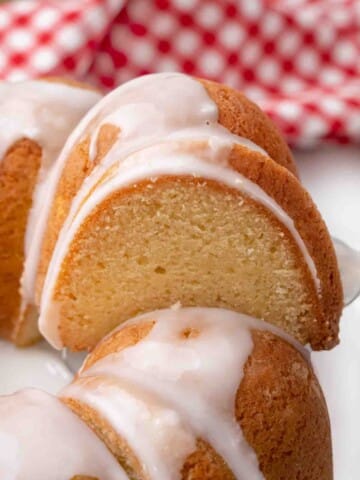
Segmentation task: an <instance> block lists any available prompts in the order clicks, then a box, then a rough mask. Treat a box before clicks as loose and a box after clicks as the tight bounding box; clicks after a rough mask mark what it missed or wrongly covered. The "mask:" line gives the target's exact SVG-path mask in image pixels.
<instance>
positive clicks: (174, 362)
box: [61, 308, 306, 480]
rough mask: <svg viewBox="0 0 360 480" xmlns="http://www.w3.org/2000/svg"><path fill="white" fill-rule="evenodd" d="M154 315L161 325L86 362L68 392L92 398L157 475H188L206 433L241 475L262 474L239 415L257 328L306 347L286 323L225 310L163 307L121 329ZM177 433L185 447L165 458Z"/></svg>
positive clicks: (250, 479)
mask: <svg viewBox="0 0 360 480" xmlns="http://www.w3.org/2000/svg"><path fill="white" fill-rule="evenodd" d="M149 321H150V322H154V325H153V327H152V329H151V330H150V332H149V333H148V334H147V335H146V336H145V337H144V338H143V339H141V340H140V341H139V342H138V343H137V344H135V345H134V346H130V347H126V348H124V349H123V350H121V351H119V352H116V353H109V354H108V355H107V356H105V357H103V358H101V359H99V360H98V361H96V362H95V363H94V364H93V365H91V366H90V367H89V368H86V364H85V367H84V368H83V369H82V370H81V371H80V373H79V376H78V377H77V378H76V379H75V381H74V383H73V384H72V385H70V386H69V387H66V388H65V389H64V390H63V392H62V393H61V396H63V397H65V398H74V399H76V400H79V401H81V402H82V403H84V404H87V405H89V406H90V407H92V408H93V409H95V410H96V411H97V412H98V413H99V414H100V415H101V416H102V417H103V418H104V419H106V420H107V422H108V423H109V424H110V425H111V427H112V428H113V429H114V430H115V431H116V432H117V433H118V434H119V435H120V436H121V438H123V439H124V440H125V441H126V442H127V443H128V445H129V446H130V447H131V449H132V451H133V452H134V453H135V454H136V456H137V458H138V460H139V462H140V464H144V466H145V470H146V471H149V472H150V471H151V472H152V473H155V472H156V475H155V476H153V477H150V478H157V479H159V480H167V479H169V478H171V479H172V480H179V479H181V475H180V470H179V464H180V465H181V464H183V463H184V462H185V460H186V458H187V456H188V455H189V453H191V451H192V450H193V449H194V446H195V440H196V439H198V438H200V439H203V440H205V441H207V442H208V443H209V444H210V445H211V446H212V447H213V448H214V449H215V450H216V452H217V453H218V454H220V455H221V456H222V458H223V459H224V461H225V462H226V463H227V465H228V466H229V468H230V469H231V470H232V472H233V473H234V475H235V477H236V478H237V479H239V480H241V479H246V480H257V479H262V478H263V475H262V473H261V472H260V470H259V467H258V461H257V458H256V455H255V453H254V452H253V450H252V449H251V447H250V446H249V445H248V443H247V442H246V440H245V438H244V436H243V433H242V430H241V428H240V426H239V424H238V423H237V421H236V418H235V401H236V394H237V390H238V388H239V385H240V383H241V380H242V378H243V374H244V366H245V363H246V361H247V359H248V357H249V355H250V354H251V352H252V350H253V341H252V336H251V331H252V330H255V329H256V330H265V331H271V332H273V333H274V334H276V335H277V336H280V337H283V338H284V339H286V340H287V341H290V342H291V343H292V344H293V345H295V346H296V348H299V350H300V351H301V352H304V350H303V349H302V348H301V347H299V345H298V344H297V342H295V341H294V340H291V339H289V337H288V336H287V335H285V334H284V333H282V332H281V331H280V330H279V329H277V328H275V327H273V326H270V325H269V324H265V323H264V322H261V321H260V320H255V319H253V318H251V317H248V316H246V315H242V314H238V313H234V312H231V311H229V310H224V309H214V308H178V309H167V310H159V311H156V312H152V313H149V314H146V315H141V316H140V317H137V318H135V319H133V320H131V321H129V322H126V324H125V325H123V326H121V327H120V328H119V329H118V330H121V329H122V328H124V326H125V327H126V326H127V325H134V324H138V323H142V322H149ZM113 334H114V332H113V333H112V334H110V335H109V336H108V338H109V337H111V336H112V335H113ZM304 355H306V354H304ZM225 372H226V373H225ZM149 399H150V400H149ZM134 423H135V425H136V427H134ZM134 428H136V430H134ZM171 437H174V438H175V439H176V445H178V446H179V448H178V449H175V450H176V455H174V449H172V452H171V455H169V456H167V457H166V458H164V457H163V455H162V452H166V451H167V449H168V448H169V444H168V441H169V438H171ZM185 438H188V439H189V440H188V441H189V445H188V448H186V444H185V443H184V439H185Z"/></svg>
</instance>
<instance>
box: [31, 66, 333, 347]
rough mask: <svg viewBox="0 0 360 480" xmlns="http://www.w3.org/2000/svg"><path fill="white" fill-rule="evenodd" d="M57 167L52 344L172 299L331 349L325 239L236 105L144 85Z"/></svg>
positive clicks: (48, 282)
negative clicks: (235, 314) (241, 316)
mask: <svg viewBox="0 0 360 480" xmlns="http://www.w3.org/2000/svg"><path fill="white" fill-rule="evenodd" d="M180 99H181V100H180ZM74 139H75V141H74ZM76 139H78V141H76ZM80 139H82V140H80ZM271 139H273V140H271ZM274 145H277V146H278V147H277V149H275V148H274ZM279 146H280V147H281V148H280V150H279ZM265 149H267V151H266V150H265ZM270 155H271V156H270ZM61 158H62V164H63V165H64V168H63V170H62V171H61V172H60V173H59V178H58V187H57V190H56V192H55V194H54V195H55V196H54V201H53V205H52V208H51V212H50V216H49V219H48V224H47V230H46V234H45V237H44V244H43V249H42V255H41V260H40V269H39V272H38V284H37V285H38V292H39V294H40V292H41V309H40V310H41V312H40V313H41V315H40V322H39V324H40V329H41V332H42V333H43V335H44V336H45V337H46V338H47V340H48V341H49V342H50V343H51V344H52V345H54V346H55V347H57V348H62V347H64V346H65V347H68V348H70V349H72V350H82V349H91V348H92V347H93V346H94V345H95V344H96V343H97V342H98V341H99V340H100V339H101V338H102V337H103V336H104V335H105V334H106V333H107V332H109V331H110V330H112V329H113V328H114V327H115V326H117V325H118V324H120V323H121V322H123V321H125V320H127V319H128V318H131V317H132V316H134V315H136V314H138V313H142V312H146V311H151V310H154V309H156V308H166V307H169V306H171V305H173V304H175V303H177V302H180V304H181V305H183V306H208V307H223V308H229V309H232V310H236V311H239V312H242V313H246V314H249V315H252V316H255V317H257V318H260V319H263V320H266V321H268V322H270V323H273V324H275V325H277V326H279V327H281V328H283V329H284V330H285V331H287V332H288V333H290V334H291V335H293V336H294V337H295V338H297V339H298V340H299V341H300V342H302V343H304V344H307V343H309V344H311V346H312V347H313V348H314V349H324V348H325V349H326V348H331V347H333V346H334V345H336V343H337V342H338V321H339V316H340V313H341V309H342V288H341V283H340V277H339V271H338V267H337V262H336V257H335V253H334V249H333V246H332V242H331V239H330V236H329V234H328V231H327V229H326V226H325V224H324V222H323V220H322V218H321V216H320V214H319V212H318V210H317V208H316V206H315V205H314V203H313V201H312V200H311V198H310V196H309V194H308V193H307V192H306V191H305V189H304V188H303V186H302V185H301V183H300V182H299V180H298V178H297V177H296V175H295V174H294V167H293V164H292V160H291V156H290V154H289V153H288V149H287V147H286V146H284V143H283V141H282V140H281V139H280V137H279V135H278V133H277V130H276V129H275V128H274V127H272V126H271V124H270V122H269V120H268V119H266V117H265V116H264V115H263V114H262V113H260V112H259V111H258V110H257V108H256V107H253V106H252V104H250V102H249V101H247V100H244V99H243V97H242V96H239V95H238V94H237V93H236V92H233V91H232V90H230V89H228V88H227V87H223V86H219V85H216V84H212V83H211V84H208V83H207V82H201V81H198V80H195V79H192V78H190V77H187V76H184V75H180V74H162V75H154V76H149V77H144V78H140V79H138V80H136V81H134V82H130V83H129V84H127V85H124V86H122V87H120V88H119V89H118V90H117V91H114V92H112V93H111V94H110V95H109V96H108V97H106V98H104V99H103V100H102V101H101V102H99V103H98V104H97V105H96V106H95V108H94V109H93V110H92V111H91V112H90V113H89V115H88V116H87V123H86V122H85V123H84V122H82V123H81V126H80V127H79V128H78V129H76V130H75V132H74V134H73V135H72V137H71V141H70V142H68V143H67V145H66V146H65V149H64V151H63V153H62V155H61ZM44 278H46V279H45V283H44Z"/></svg>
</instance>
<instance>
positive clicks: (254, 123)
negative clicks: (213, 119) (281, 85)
mask: <svg viewBox="0 0 360 480" xmlns="http://www.w3.org/2000/svg"><path fill="white" fill-rule="evenodd" d="M200 82H201V83H202V84H203V85H204V87H205V88H206V90H207V92H208V94H209V96H210V97H211V98H212V100H213V101H214V102H215V103H216V104H217V106H218V109H219V123H220V124H221V125H223V126H224V127H225V128H227V129H229V130H230V131H231V132H232V133H234V134H236V135H239V136H241V137H245V138H248V139H249V140H251V141H253V142H254V143H256V145H259V146H260V147H261V148H263V149H264V150H265V151H266V152H267V153H268V154H269V155H270V157H271V158H272V159H273V160H275V162H277V163H279V164H280V165H282V166H283V167H285V168H287V169H288V170H289V171H290V172H291V173H293V174H294V175H295V176H297V168H296V165H295V162H294V159H293V157H292V155H291V151H290V149H289V147H288V145H287V143H286V142H285V140H284V138H283V137H282V135H281V133H280V131H279V130H278V128H277V127H276V125H275V124H274V123H273V122H272V121H271V120H270V118H268V116H267V115H266V114H265V113H264V112H263V111H262V110H261V109H260V108H259V107H258V106H257V105H256V104H255V103H253V102H251V101H250V100H249V99H248V98H247V97H245V95H243V94H242V93H240V92H238V91H236V90H234V89H232V88H230V87H228V86H226V85H221V84H219V83H216V82H212V81H209V80H200Z"/></svg>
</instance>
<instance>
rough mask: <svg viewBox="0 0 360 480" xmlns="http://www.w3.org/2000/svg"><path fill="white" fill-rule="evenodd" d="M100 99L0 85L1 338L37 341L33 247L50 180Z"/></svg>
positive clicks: (65, 85) (80, 89) (37, 84)
mask: <svg viewBox="0 0 360 480" xmlns="http://www.w3.org/2000/svg"><path fill="white" fill-rule="evenodd" d="M99 98H100V95H99V94H98V93H96V92H95V91H93V90H90V89H88V88H87V87H85V86H84V85H79V84H76V83H74V82H64V81H60V80H54V81H50V80H47V81H28V82H18V83H7V82H1V84H0V125H1V132H0V136H1V147H0V335H1V336H3V337H6V338H13V340H14V341H16V342H17V343H19V344H23V343H28V342H31V341H32V340H34V339H35V338H36V337H37V336H38V330H37V326H36V324H37V316H36V315H34V314H33V305H34V298H33V297H34V276H35V274H34V272H36V270H37V258H38V252H39V248H34V245H33V244H35V243H36V241H37V237H36V236H35V235H34V231H35V226H36V224H37V221H38V217H39V211H40V210H41V209H42V208H43V207H44V202H45V193H46V189H47V178H48V176H49V175H50V171H51V169H52V167H53V164H54V162H55V159H56V157H57V155H58V153H59V152H60V150H61V149H62V147H63V145H64V143H65V140H66V138H67V136H68V135H69V133H70V132H71V130H72V129H73V128H74V127H75V125H76V124H77V123H78V122H79V120H80V118H81V117H82V116H83V115H84V113H85V112H86V111H87V110H88V109H89V108H90V107H91V106H93V105H94V103H95V102H96V101H97V100H98V99H99ZM30 250H33V252H32V254H31V256H30ZM24 269H25V270H26V278H23V280H21V278H22V276H23V273H24ZM20 318H26V321H24V322H23V321H19V320H20Z"/></svg>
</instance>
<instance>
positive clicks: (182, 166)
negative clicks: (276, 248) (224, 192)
mask: <svg viewBox="0 0 360 480" xmlns="http://www.w3.org/2000/svg"><path fill="white" fill-rule="evenodd" d="M179 99H181V100H180V101H179ZM106 124H111V125H114V126H116V127H118V129H119V132H120V133H119V136H118V138H117V140H116V141H115V143H114V145H113V146H112V148H111V149H110V150H109V152H108V153H107V154H106V155H105V156H104V158H102V159H101V162H100V163H99V164H98V165H97V166H96V167H95V168H94V170H93V171H92V173H91V174H90V175H89V176H88V177H87V178H86V179H85V181H84V183H83V185H82V186H81V188H80V189H79V191H78V193H77V195H76V197H75V198H74V200H73V202H72V205H71V209H70V212H69V215H68V218H67V219H66V221H65V223H64V225H63V227H62V230H61V232H60V235H59V238H58V242H57V245H56V247H55V250H54V252H53V257H52V260H51V263H50V266H49V271H48V274H47V277H46V280H45V284H44V289H43V293H42V298H41V312H40V320H39V326H40V330H41V332H42V333H43V334H44V335H45V337H46V338H47V340H48V341H49V342H50V343H51V344H52V345H53V346H55V347H56V348H61V347H62V346H63V345H62V343H61V340H60V338H59V333H58V326H59V315H58V308H57V305H56V304H54V302H53V301H52V294H53V291H54V288H55V285H56V279H57V275H58V273H59V271H60V268H61V263H62V260H63V258H64V256H65V255H66V252H67V251H68V247H69V245H70V244H71V241H72V239H73V238H74V235H75V234H76V231H77V229H78V227H79V226H80V225H81V223H82V222H83V221H84V219H85V218H86V217H87V216H88V215H89V214H90V213H91V211H92V209H93V208H95V207H96V206H97V205H98V204H99V202H101V201H102V200H103V199H104V198H105V197H106V196H107V195H109V194H110V193H111V192H112V191H114V190H116V189H119V188H121V187H123V186H126V185H130V184H132V183H135V182H137V181H139V180H143V179H146V178H156V177H159V176H162V175H167V174H170V175H176V176H178V175H193V176H198V177H200V178H201V177H202V178H207V179H208V178H210V179H215V180H217V181H219V182H222V183H224V184H226V185H229V186H231V187H232V188H236V189H239V190H241V191H243V192H244V193H245V194H247V195H250V196H252V197H253V198H255V199H256V200H257V201H259V202H262V203H263V204H265V205H266V206H267V207H268V208H270V210H271V211H272V212H273V213H274V215H276V216H277V218H278V219H279V220H280V221H281V222H283V223H284V225H285V226H286V228H288V230H289V231H290V233H291V234H292V235H293V237H294V239H295V241H296V242H297V244H298V246H299V248H300V250H301V251H302V253H303V255H304V259H305V261H306V262H307V264H308V266H309V270H310V272H311V274H312V276H313V279H314V282H315V284H316V286H317V289H318V290H319V280H318V278H317V273H316V268H315V265H314V262H313V260H312V258H311V256H310V255H309V253H308V251H307V249H306V246H305V244H304V242H303V240H302V239H301V237H300V235H299V233H298V232H297V230H296V228H295V226H294V223H293V221H292V219H291V218H289V216H288V215H287V214H286V213H285V212H284V211H283V210H282V209H281V208H280V207H279V205H277V204H276V202H275V201H274V200H272V199H271V198H270V197H269V196H268V195H266V194H265V192H263V191H262V190H261V189H260V188H259V187H258V186H257V185H255V184H253V183H252V182H250V181H249V180H247V179H246V178H245V177H243V176H242V175H240V174H238V173H237V172H235V171H234V170H233V169H231V167H230V166H229V165H228V164H227V154H228V152H229V150H230V149H231V147H232V145H233V144H234V143H238V144H241V145H242V146H244V147H246V148H249V149H251V150H255V151H257V152H259V153H261V154H263V155H266V152H264V150H262V149H261V148H260V147H258V146H257V145H255V144H254V143H253V142H251V141H249V140H248V139H245V138H241V137H239V136H236V135H232V134H231V133H229V132H228V131H227V130H226V129H225V128H224V127H223V126H221V125H220V124H219V123H218V108H217V105H216V104H215V103H214V102H213V100H212V99H211V98H210V97H209V95H208V93H207V92H206V90H205V88H204V87H203V86H202V85H201V84H200V82H198V81H197V80H195V79H193V78H191V77H188V76H186V75H182V74H177V73H170V74H169V73H166V74H155V75H149V76H145V77H140V78H138V79H136V80H133V81H131V82H129V83H127V84H125V85H123V86H122V87H120V88H118V89H117V90H115V91H114V92H112V93H111V94H110V95H108V96H107V97H105V98H104V99H103V100H102V101H100V102H99V103H98V104H97V105H96V106H95V107H94V108H93V109H92V110H91V111H90V112H89V113H88V115H87V116H86V117H85V118H84V120H83V121H82V122H80V124H79V126H78V128H77V129H75V131H74V132H73V134H72V135H71V137H70V138H69V141H68V142H67V144H66V145H65V147H64V150H63V152H62V153H61V155H60V157H59V161H58V165H57V167H56V168H55V169H54V173H53V175H52V179H51V181H49V182H48V184H47V190H48V197H47V200H46V202H45V203H46V205H50V204H51V199H52V197H53V195H54V193H53V192H54V191H55V189H56V184H57V182H58V181H59V178H60V176H61V173H62V170H63V166H64V163H65V161H66V159H67V157H68V155H69V153H70V151H71V149H72V148H73V146H74V145H75V144H76V143H77V142H78V141H79V140H80V139H82V138H85V137H87V136H89V137H90V160H92V161H93V160H94V159H95V158H96V154H97V149H96V143H97V137H98V133H99V130H100V128H101V127H102V126H103V125H106ZM199 140H200V141H205V142H207V143H208V147H209V148H208V150H209V151H208V153H207V155H203V156H202V158H201V159H199V158H197V152H194V153H193V155H191V154H190V152H186V155H183V154H182V151H181V148H178V147H177V145H178V144H181V142H182V145H185V146H186V148H188V146H189V144H190V141H193V142H198V141H199ZM164 145H165V146H164ZM168 145H170V150H169V147H168ZM173 145H175V146H176V147H175V148H174V147H173ZM159 148H160V150H158V151H157V153H158V154H159V157H158V158H157V159H156V160H155V155H154V158H153V159H149V155H151V154H152V153H154V149H155V150H156V149H159ZM171 148H173V150H171ZM162 149H163V150H162ZM176 149H177V150H176ZM175 151H176V154H175ZM134 152H135V153H134ZM166 155H168V157H166ZM160 157H161V158H160ZM114 166H116V177H114V176H112V177H111V178H110V179H108V180H107V181H106V182H105V183H102V184H101V185H100V186H98V187H96V188H95V190H94V187H95V186H97V185H98V183H99V180H100V179H101V178H102V177H103V175H104V173H105V172H107V171H109V169H110V168H114ZM90 191H91V192H92V193H91V195H90V196H89V192H90ZM48 208H49V207H45V209H46V210H47V209H48ZM45 213H46V212H45ZM46 215H47V214H46ZM46 215H45V217H46ZM45 223H46V219H45V218H41V220H40V222H39V224H41V225H42V227H41V229H40V230H39V231H38V232H37V235H38V237H39V238H42V235H43V229H44V225H45ZM35 263H37V262H35ZM33 272H35V269H33Z"/></svg>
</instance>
